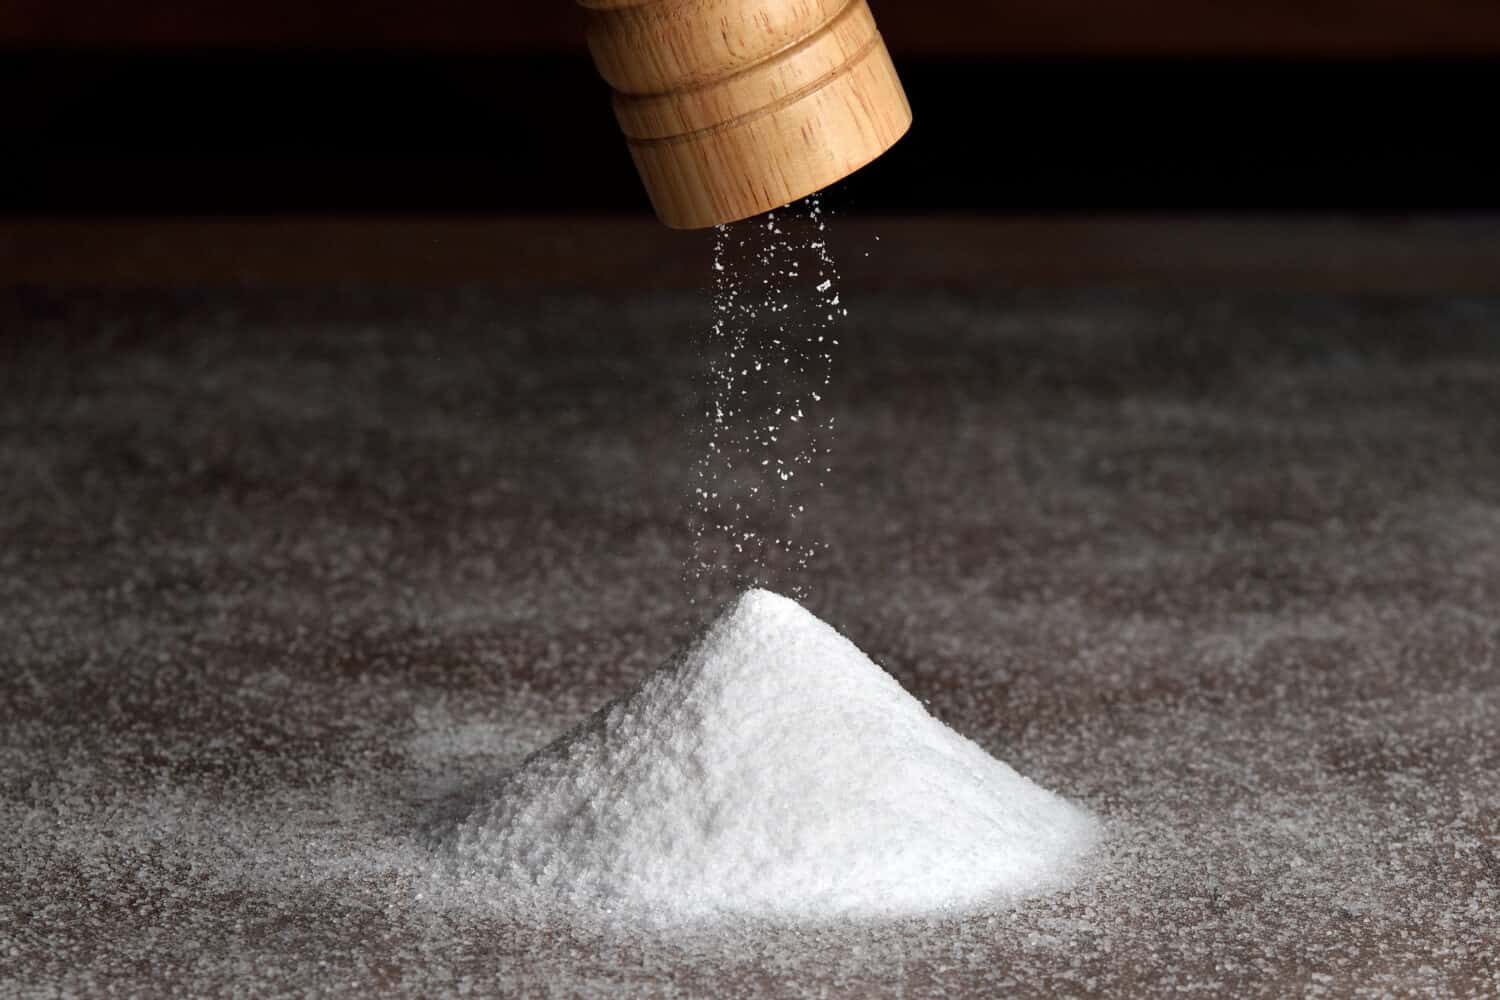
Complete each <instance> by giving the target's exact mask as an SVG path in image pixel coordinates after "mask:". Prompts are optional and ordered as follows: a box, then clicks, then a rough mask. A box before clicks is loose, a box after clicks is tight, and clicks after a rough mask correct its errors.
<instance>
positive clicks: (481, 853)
mask: <svg viewBox="0 0 1500 1000" xmlns="http://www.w3.org/2000/svg"><path fill="white" fill-rule="evenodd" d="M1096 832H1097V823H1096V822H1095V820H1094V819H1093V818H1092V817H1091V816H1090V815H1089V814H1088V813H1086V812H1085V811H1083V810H1082V809H1080V808H1078V807H1076V806H1074V805H1072V804H1071V803H1069V802H1067V801H1065V800H1063V799H1062V798H1059V797H1058V796H1056V795H1054V794H1052V793H1051V792H1049V791H1047V790H1046V789H1043V788H1041V787H1040V786H1038V785H1036V784H1035V783H1033V782H1031V781H1029V780H1028V779H1026V778H1023V777H1022V776H1021V775H1019V774H1017V773H1016V772H1015V771H1014V770H1012V769H1011V768H1010V767H1008V766H1007V765H1005V764H1003V763H1001V762H1000V761H998V760H996V759H994V758H993V757H991V756H989V755H988V754H986V753H985V752H984V751H983V750H981V749H980V748H979V747H978V746H977V745H975V744H974V743H973V742H972V741H970V740H967V739H965V738H964V737H962V736H959V735H958V734H957V733H955V732H954V731H953V730H951V729H949V728H948V727H947V726H945V725H943V724H942V723H941V722H939V721H938V720H936V719H934V718H933V717H932V716H930V715H929V714H928V713H927V712H926V710H924V709H923V708H922V706H921V705H920V704H919V703H918V702H917V701H916V699H914V698H912V697H911V696H910V695H909V694H907V693H906V691H904V690H903V689H902V687H901V686H900V684H898V683H897V682H896V681H895V679H894V678H892V677H891V676H890V675H889V674H887V673H886V672H885V671H883V670H881V669H880V668H879V667H878V666H876V665H875V664H874V663H873V662H872V661H871V660H870V659H869V658H868V657H867V656H865V655H864V654H863V653H862V652H860V651H859V650H858V649H857V648H856V647H855V646H854V645H853V644H852V643H851V642H849V641H848V640H847V639H845V638H844V637H843V636H841V635H839V634H838V633H837V632H836V631H834V629H833V628H831V627H830V626H828V625H827V624H825V623H824V622H822V621H820V620H819V619H818V618H816V617H814V616H813V615H812V614H810V613H808V612H807V611H806V610H804V609H803V608H802V607H801V606H800V605H798V604H796V603H795V602H793V601H791V600H788V599H786V598H784V597H780V596H778V595H776V594H772V593H770V592H767V591H764V590H751V591H748V592H746V593H745V594H743V595H741V596H740V597H739V598H738V599H737V600H736V601H735V602H734V603H733V604H731V605H730V606H729V607H728V608H727V609H726V610H725V611H724V613H723V614H722V615H721V616H720V617H719V619H718V620H717V621H716V622H715V623H714V624H713V625H712V626H711V627H710V628H709V629H708V631H707V632H706V633H705V634H704V636H703V637H702V638H701V639H700V640H698V642H697V643H696V644H694V645H693V646H692V647H690V648H689V649H688V650H687V651H686V652H684V653H683V654H681V655H680V656H679V657H678V658H677V659H675V660H674V661H672V662H670V663H668V664H667V665H666V666H664V667H662V668H661V669H659V670H657V671H656V672H655V673H653V674H651V675H650V676H649V677H647V678H646V679H645V680H644V681H643V682H642V683H641V684H640V686H639V687H637V688H636V689H635V690H634V691H632V692H630V693H629V694H628V695H626V696H624V697H623V698H620V699H618V700H616V701H614V702H611V703H610V704H608V705H606V706H604V707H603V708H602V709H600V710H599V711H598V712H597V713H595V714H594V715H593V716H592V717H590V718H589V719H588V720H586V721H585V722H584V723H582V724H581V725H580V726H578V727H577V728H576V729H574V730H573V731H572V732H570V733H568V734H566V735H565V736H563V737H562V738H560V739H558V740H557V741H556V742H554V743H552V744H551V745H550V746H548V747H546V748H545V749H543V750H540V751H538V752H537V753H536V754H534V755H533V756H532V757H530V758H529V759H528V760H526V761H525V762H524V763H523V764H522V765H521V766H520V767H519V768H518V769H516V770H515V771H514V772H513V773H511V774H510V775H509V776H507V777H506V778H505V779H503V781H502V782H501V783H500V784H499V785H498V786H497V787H496V788H494V789H493V790H492V792H491V793H490V795H489V796H488V797H487V798H486V799H485V800H484V801H483V802H481V803H480V804H479V806H478V807H477V808H476V809H474V811H473V812H472V813H470V814H469V816H468V817H467V818H466V819H464V820H463V821H462V822H461V823H459V824H458V825H457V826H456V827H455V828H453V829H452V830H451V831H450V832H449V834H448V836H447V837H446V839H445V842H444V844H443V847H444V849H445V850H447V851H450V852H451V853H452V855H453V860H454V861H455V862H456V863H457V865H458V867H459V868H460V869H461V870H468V871H472V872H476V873H483V874H485V875H492V876H498V877H499V879H500V881H501V884H503V885H504V887H505V889H506V896H507V897H508V898H509V897H513V898H515V899H516V901H517V902H521V901H525V902H527V903H530V904H532V905H539V906H541V907H544V908H556V909H559V910H578V909H582V910H585V911H590V910H592V911H603V910H608V911H612V912H614V913H615V914H616V915H629V916H633V917H639V918H642V919H646V920H650V921H654V922H665V923H681V922H687V921H698V920H703V919H711V918H713V917H724V916H743V917H758V918H768V919H774V920H793V921H816V922H823V921H829V920H838V919H869V918H884V917H899V916H917V915H930V914H938V913H945V912H955V911H964V910H971V909H974V908H978V907H982V906H985V905H989V904H995V903H1002V902H1004V901H1006V900H1009V899H1014V898H1016V897H1018V896H1022V895H1025V894H1028V893H1034V892H1037V891H1039V890H1042V889H1045V888H1049V887H1052V886H1055V885H1057V884H1059V883H1060V882H1061V881H1062V880H1063V879H1064V878H1065V877H1066V875H1067V871H1068V869H1069V868H1070V867H1071V865H1072V863H1073V862H1074V861H1076V860H1077V859H1078V858H1079V856H1080V855H1081V854H1082V853H1083V852H1084V851H1085V850H1086V849H1087V848H1088V846H1089V845H1090V843H1091V842H1092V841H1093V840H1094V838H1095V836H1096Z"/></svg>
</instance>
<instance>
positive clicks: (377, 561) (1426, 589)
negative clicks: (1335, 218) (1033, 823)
mask: <svg viewBox="0 0 1500 1000" xmlns="http://www.w3.org/2000/svg"><path fill="white" fill-rule="evenodd" d="M850 305H851V307H852V309H853V313H854V315H853V316H852V317H851V320H850V326H849V327H848V333H847V335H846V341H845V346H844V353H843V354H842V355H841V356H840V358H839V359H838V363H837V365H836V369H835V371H836V379H835V385H834V386H833V387H831V391H830V405H831V406H832V407H834V408H835V410H836V411H837V413H838V415H839V419H838V423H837V426H838V434H837V437H836V438H835V440H834V448H835V457H836V474H835V475H834V476H832V477H831V479H830V481H829V483H828V486H827V489H826V492H825V494H824V496H823V501H822V502H823V503H824V504H825V505H826V506H827V508H828V509H829V510H831V511H833V512H834V513H833V514H832V515H830V516H828V518H827V527H826V531H827V540H828V542H829V545H830V551H829V552H828V554H827V555H826V556H825V557H823V558H822V559H821V560H820V561H819V562H818V563H817V564H816V565H815V567H814V570H813V577H812V579H811V584H810V596H809V598H808V599H807V602H806V603H807V604H808V606H809V607H810V608H811V609H812V610H813V611H815V612H816V613H817V614H819V615H820V616H821V617H823V618H824V619H826V620H828V621H829V622H831V623H832V624H834V625H836V626H837V627H838V628H840V629H841V630H842V631H844V632H845V633H846V634H847V635H849V636H850V637H851V638H852V639H853V640H854V641H855V642H856V643H857V644H858V645H859V646H860V647H861V648H862V649H864V650H865V651H866V652H868V653H869V654H870V655H871V656H872V657H873V658H874V659H876V660H877V661H878V662H880V663H881V664H882V665H884V666H885V667H886V668H887V669H888V670H890V671H891V672H892V673H893V674H894V675H895V676H896V677H897V678H898V679H899V680H901V682H902V683H903V684H905V685H906V686H907V688H908V689H909V690H911V691H912V692H913V693H914V694H916V695H917V696H919V697H921V698H923V699H924V700H925V701H927V702H928V703H929V706H930V708H931V710H932V711H933V712H934V713H935V714H937V715H938V716H939V717H940V718H942V719H944V720H945V721H947V722H949V723H950V724H952V725H953V726H955V727H956V728H957V729H959V730H960V731H962V732H964V733H966V734H967V735H970V736H972V737H973V738H974V739H976V740H977V741H978V742H979V743H980V744H982V745H983V746H984V747H986V749H988V750H990V751H991V752H992V753H994V754H995V755H997V756H999V757H1001V758H1002V759H1005V760H1007V761H1009V762H1010V763H1011V764H1013V765H1014V766H1015V767H1016V768H1017V769H1018V770H1020V771H1022V772H1023V773H1025V774H1027V775H1029V776H1031V777H1033V778H1035V779H1037V780H1038V781H1040V782H1042V783H1043V784H1045V785H1047V786H1049V787H1052V788H1054V789H1057V790H1059V791H1061V792H1063V793H1064V794H1066V795H1068V796H1070V797H1072V798H1074V799H1075V800H1077V801H1079V802H1082V803H1084V804H1086V805H1087V806H1088V807H1090V808H1091V809H1093V810H1095V811H1096V812H1097V813H1099V814H1100V815H1101V816H1103V817H1104V818H1105V819H1106V820H1107V822H1108V824H1109V829H1110V836H1109V841H1108V844H1107V846H1106V848H1105V849H1104V850H1103V852H1102V853H1101V855H1100V856H1099V857H1098V858H1097V860H1096V864H1095V865H1094V867H1093V868H1091V869H1090V871H1089V872H1088V873H1087V874H1086V876H1085V877H1084V878H1083V880H1082V881H1081V882H1079V883H1078V884H1077V885H1076V886H1074V887H1073V888H1071V889H1069V890H1067V891H1064V892H1062V893H1060V894H1057V895H1054V896H1049V897H1046V898H1041V899H1035V900H1032V901H1030V902H1027V903H1025V904H1022V905H1020V906H1017V907H1014V908H1011V909H1007V910H1003V911H998V912H994V913H985V914H978V915H974V916H971V917H967V918H963V919H951V920H941V921H929V922H912V923H908V924H901V925H894V926H882V927H849V928H823V929H817V930H806V931H801V932H796V931H791V930H786V929H782V930H776V929H770V928H737V929H733V930H730V931H718V932H715V931H702V932H698V933H693V934H681V935H675V936H672V935H668V936H661V935H638V934H634V933H631V932H630V931H628V930H627V929H623V928H612V929H605V930H601V929H588V928H583V927H569V926H557V925H553V926H545V925H540V926H539V925H532V924H528V923H526V922H525V921H521V920H517V919H514V918H512V917H509V916H507V915H505V914H504V913H503V912H499V911H493V910H489V909H485V908H482V907H479V908H476V907H474V906H471V905H463V904H461V903H460V902H458V901H456V900H454V899H449V898H446V897H445V896H444V895H443V894H442V893H441V892H433V891H432V889H431V886H430V885H429V884H428V883H426V882H424V879H423V876H422V874H421V872H422V866H423V852H424V850H426V845H427V843H428V841H427V839H425V834H424V831H426V830H427V829H429V827H430V824H431V823H432V822H434V817H435V816H439V815H441V812H442V809H443V807H444V803H446V802H450V801H451V800H452V799H453V797H454V796H461V795H462V794H463V793H464V790H465V789H468V788H472V787H474V786H475V785H476V783H480V782H483V781H484V780H485V778H486V777H487V776H493V775H494V774H496V773H498V772H499V771H503V769H504V768H506V767H508V766H510V765H511V764H514V763H515V762H516V761H518V760H519V759H520V758H521V757H522V756H523V755H524V754H525V753H526V752H528V751H529V750H531V749H532V748H534V747H536V746H537V745H539V744H541V743H543V742H545V741H546V740H547V739H549V738H550V737H552V736H553V735H555V734H557V733H559V732H561V731H563V730H564V729H566V728H567V727H569V726H570V725H571V724H572V723H573V722H575V721H576V720H578V719H579V718H580V717H581V716H582V715H584V714H586V713H587V712H588V711H589V710H591V709H592V708H593V707H594V706H595V705H597V704H598V703H599V702H601V701H603V700H605V699H606V698H608V697H611V696H613V695H615V694H617V693H620V692H621V691H623V690H624V689H625V688H627V687H628V686H629V685H630V684H631V683H632V682H634V681H635V680H636V679H638V678H639V677H641V676H642V675H643V674H644V673H645V672H647V671H648V670H650V669H651V668H652V667H653V666H654V665H655V664H657V663H658V662H660V661H661V660H662V659H663V658H664V657H666V656H667V655H668V654H669V653H670V652H671V650H672V648H673V647H674V644H675V643H676V642H677V641H678V640H679V639H680V638H681V636H680V634H679V633H680V630H681V629H680V622H681V621H682V608H681V606H680V597H681V593H680V588H679V583H678V580H679V576H680V567H681V563H682V560H683V558H684V557H685V554H686V551H687V546H688V544H689V539H688V537H687V535H686V533H685V532H684V530H683V528H682V517H681V515H682V509H683V502H684V494H685V482H684V472H683V470H684V469H685V468H686V467H687V465H688V463H689V461H690V458H691V448H692V446H693V442H692V440H691V438H690V436H689V435H687V434H685V433H683V419H682V416H681V415H682V414H683V413H685V412H688V411H689V409H690V408H691V404H692V392H693V387H694V384H695V382H694V378H695V374H696V372H697V367H698V364H699V359H698V355H697V354H696V353H695V351H694V350H693V349H692V347H691V342H692V338H693V336H695V335H696V334H697V333H698V331H700V330H701V329H702V328H703V327H704V324H705V319H706V312H707V307H706V304H705V302H704V300H703V298H702V297H701V296H697V295H693V294H691V293H671V294H666V295H661V296H657V297H654V298H647V297H641V296H632V295H630V294H628V293H620V294H615V295H611V296H589V295H555V296H547V297H541V296H528V295H523V294H519V293H517V294H510V295H503V296H502V295H497V294H493V293H485V292H482V291H470V292H451V293H450V292H442V291H429V292H424V293H402V292H397V291H379V292H377V291H368V290H367V291H361V290H358V289H345V290H343V291H329V290H325V291H319V290H316V289H312V290H309V289H304V290H302V291H299V292H295V293H292V292H277V291H275V290H274V289H262V290H259V291H254V292H247V291H239V292H230V291H222V292H214V291H183V290H177V291H173V292H149V291H141V292H123V291H119V292H108V293H103V292H101V293H87V292H80V291H74V292H70V293H68V294H61V293H50V292H46V291H41V290H37V289H31V290H25V289H23V290H19V291H8V292H4V293H0V330H3V331H4V338H3V340H0V470H3V474H0V993H4V994H7V995H10V994H17V995H26V996H32V995H34V996H49V995H58V994H88V995H105V994H122V995H124V994H135V995H142V996H165V995H181V996H201V995H247V996H272V995H299V996H305V995H350V996H368V995H373V994H380V995H411V996H433V995H444V994H447V995H452V994H463V993H465V992H467V993H472V994H476V995H516V996H539V995H559V996H569V995H601V996H602V995H610V996H615V995H622V994H640V995H652V996H728V995H736V996H782V995H788V996H791V995H798V996H835V995H847V996H860V997H863V996H871V995H907V996H927V995H932V996H965V995H970V996H985V997H989V996H998V995H1034V996H1059V995H1066V996H1088V995H1099V996H1119V997H1140V996H1167V995H1176V994H1187V993H1195V994H1199V995H1234V996H1253V995H1260V996H1286V995H1296V994H1303V995H1330V996H1364V995H1409V994H1412V993H1424V994H1431V995H1444V996H1473V997H1477V996H1486V995H1488V996H1493V995H1495V994H1496V993H1497V992H1500V958H1497V952H1500V919H1497V917H1496V916H1495V914H1496V911H1497V910H1500V662H1497V652H1496V650H1497V644H1500V610H1497V609H1500V301H1496V300H1486V299H1482V298H1467V299H1460V298H1441V299H1439V298H1415V297H1404V298H1403V297H1365V298H1353V299H1339V298H1331V297H1320V296H1317V295H1312V294H1301V295H1281V296H1277V295H1269V294H1261V295H1252V294H1248V293H1243V294H1237V295H1216V294H1211V293H1209V292H1206V291H1200V292H1194V293H1191V294H1188V293H1182V294H1175V295H1174V294H1168V293H1164V292H1156V293H1146V292H1135V293H1131V292H1123V291H1116V292H1066V293H1064V292H1051V293H1033V294H1026V293H1012V294H1004V295H1001V294H998V293H997V294H993V295H984V294H965V295H963V296H951V295H949V296H945V295H937V294H924V293H915V292H913V293H910V294H905V293H903V294H886V295H880V294H878V293H873V292H871V293H865V294H862V295H861V296H859V297H858V300H857V301H851V302H850Z"/></svg>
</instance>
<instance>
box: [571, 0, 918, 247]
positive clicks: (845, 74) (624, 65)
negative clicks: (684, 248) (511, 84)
mask: <svg viewBox="0 0 1500 1000" xmlns="http://www.w3.org/2000/svg"><path fill="white" fill-rule="evenodd" d="M584 6H585V7H586V8H587V10H588V13H589V27H588V40H589V50H590V51H591V52H592V53H593V55H594V61H595V64H596V65H597V66H598V67H599V72H600V75H602V76H603V77H604V79H605V80H606V81H607V82H608V83H609V84H610V86H611V87H613V88H614V90H615V114H616V118H617V119H618V121H619V123H620V127H621V129H622V130H623V131H624V132H625V135H626V138H627V140H628V141H629V143H630V151H631V156H632V157H633V159H634V160H635V164H636V167H637V169H638V170H639V171H640V174H641V178H642V180H643V181H644V182H645V185H646V190H647V193H648V194H649V195H650V197H651V204H652V206H653V207H654V208H655V209H656V213H657V216H658V217H659V218H660V219H661V220H662V221H663V222H664V223H666V224H667V225H668V226H671V227H673V228H675V229H699V228H704V227H707V226H712V225H717V224H720V223H725V222H733V221H735V220H737V219H744V218H748V217H750V216H752V215H759V214H760V213H762V212H765V211H769V210H771V209H774V208H778V207H780V206H782V205H785V204H787V203H789V202H793V201H796V200H797V199H799V198H802V197H805V196H807V195H809V194H812V193H813V192H815V191H820V190H822V189H823V188H825V187H827V186H828V185H830V184H832V183H834V182H835V181H838V180H840V179H842V178H844V177H847V176H848V175H849V174H851V173H853V172H854V171H856V170H858V169H859V168H860V167H863V166H864V165H865V164H867V163H869V162H870V161H871V160H873V159H875V158H876V157H878V156H879V155H880V154H881V153H884V152H885V151H886V150H887V149H889V148H890V147H891V146H892V145H893V144H895V142H896V140H898V139H899V138H901V136H902V135H904V134H905V132H906V130H907V128H908V127H909V126H910V125H911V107H910V106H909V105H908V103H907V100H906V94H905V92H904V91H903V90H902V87H901V81H900V79H899V78H898V77H897V75H896V70H895V67H894V66H893V65H892V63H891V58H890V54H889V53H888V52H887V51H886V47H885V43H884V41H883V40H882V39H881V36H880V32H879V31H878V30H877V29H876V26H875V19H874V16H873V15H872V14H871V12H870V8H869V5H868V4H867V3H866V0H693V2H664V3H663V2H657V3H646V4H641V3H624V2H622V0H586V2H585V3H584Z"/></svg>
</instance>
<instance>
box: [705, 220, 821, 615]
mask: <svg viewBox="0 0 1500 1000" xmlns="http://www.w3.org/2000/svg"><path fill="white" fill-rule="evenodd" d="M713 267H714V297H713V323H712V326H711V327H710V330H709V334H708V336H707V337H706V342H705V344H704V346H703V350H704V354H705V356H706V361H707V365H706V371H705V376H704V378H705V382H704V384H703V386H702V391H701V402H702V409H701V417H702V419H701V422H700V424H699V428H700V435H701V439H702V440H701V447H700V451H699V455H698V458H697V460H696V461H695V462H694V465H693V470H692V484H691V488H692V494H691V497H690V501H689V523H690V525H691V528H692V532H693V552H692V556H691V559H690V561H689V564H688V566H687V568H686V571H685V573H684V577H685V583H686V584H687V589H688V597H689V600H690V602H692V603H693V604H695V605H697V606H699V607H709V608H711V607H716V606H718V605H719V604H721V603H722V602H723V601H725V600H727V599H728V598H730V597H732V596H733V595H734V594H737V593H739V592H740V591H742V590H745V589H747V588H750V587H766V588H771V589H775V590H778V591H780V592H782V593H787V594H790V595H792V596H793V597H795V598H797V599H799V600H801V599H803V598H805V597H806V595H807V590H808V579H807V576H808V566H809V563H810V562H811V561H812V560H813V558H814V557H815V556H817V555H818V553H819V552H821V551H822V550H823V549H824V548H825V547H826V542H825V541H824V540H823V538H822V536H821V534H820V531H819V518H818V517H817V511H816V508H817V500H818V494H819V489H820V488H821V487H822V486H823V485H824V481H825V477H826V476H827V474H828V473H829V472H830V471H831V467H830V465H829V461H830V459H829V454H830V448H829V441H830V438H831V436H832V432H833V424H834V420H833V417H832V416H831V415H830V414H829V412H828V406H827V403H826V400H825V396H826V394H827V391H828V387H829V385H830V384H831V382H832V379H833V358H834V351H835V348H837V347H838V344H839V340H838V329H839V326H840V325H841V322H842V321H843V319H844V318H845V317H846V316H847V315H848V310H847V309H846V308H845V307H844V305H843V303H842V300H841V297H840V294H839V290H838V271H837V268H836V267H835V265H834V261H833V257H832V255H831V253H830V252H829V249H828V242H827V221H826V219H825V217H824V214H823V209H822V205H821V203H820V201H819V199H818V196H817V195H814V196H812V197H811V198H808V199H806V200H804V201H802V202H799V203H797V204H795V205H791V206H788V207H787V208H784V209H781V210H779V211H776V212H771V213H769V214H767V215H763V216H760V217H758V218H755V219H751V220H748V221H745V222H740V223H735V224H733V225H729V226H720V227H718V229H717V230H716V232H715V234H714V260H713Z"/></svg>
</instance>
